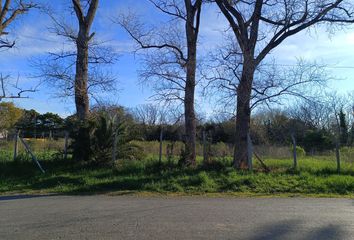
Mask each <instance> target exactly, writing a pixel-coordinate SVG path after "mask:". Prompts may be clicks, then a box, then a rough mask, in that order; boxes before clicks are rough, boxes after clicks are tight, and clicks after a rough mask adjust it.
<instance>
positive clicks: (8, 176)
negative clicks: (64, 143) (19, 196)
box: [0, 150, 354, 197]
mask: <svg viewBox="0 0 354 240" xmlns="http://www.w3.org/2000/svg"><path fill="white" fill-rule="evenodd" d="M11 154H12V153H11V152H9V151H4V150H3V151H2V152H0V194H2V195H4V194H15V193H61V194H94V193H105V192H110V193H112V192H113V193H117V194H120V193H126V192H129V193H146V192H148V193H161V194H188V195H189V194H205V193H207V194H231V195H287V196H294V195H295V196H298V195H316V196H347V197H354V165H353V164H352V163H351V162H343V163H342V172H341V174H337V173H336V162H335V159H334V158H333V157H304V158H301V159H299V168H298V170H297V171H293V170H292V168H291V167H292V160H291V159H270V158H267V159H265V163H266V164H267V165H268V166H269V167H270V168H271V172H270V173H264V172H262V170H261V168H260V167H259V166H258V164H257V163H255V171H254V172H242V171H235V170H234V169H233V168H232V167H231V159H230V158H219V159H216V160H214V161H212V162H211V163H210V164H208V165H203V164H201V163H200V164H198V166H196V167H195V168H193V169H187V168H181V167H179V166H178V165H177V160H176V159H175V161H172V162H169V163H168V162H167V161H166V160H164V161H163V162H162V164H161V165H160V164H159V163H158V161H156V159H157V157H156V156H152V155H149V157H147V158H146V159H145V160H143V161H120V162H118V163H117V165H116V166H115V167H111V168H108V167H106V168H102V167H101V168H94V167H88V166H83V165H79V164H76V163H74V162H73V161H71V160H70V159H69V160H66V161H64V160H62V159H60V157H59V156H60V155H58V154H56V152H55V151H52V152H50V151H47V152H38V153H36V154H37V156H38V158H39V159H40V160H42V161H41V162H42V165H43V167H44V168H45V169H46V173H45V174H41V173H40V171H39V170H38V169H37V168H36V166H35V165H34V164H33V163H32V162H31V160H30V158H29V157H28V156H27V155H21V156H20V157H19V159H18V160H17V161H12V160H8V159H11V157H12V155H11ZM1 159H2V160H1ZM198 159H199V162H201V158H200V157H199V158H198Z"/></svg>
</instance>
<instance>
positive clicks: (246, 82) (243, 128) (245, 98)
mask: <svg viewBox="0 0 354 240" xmlns="http://www.w3.org/2000/svg"><path fill="white" fill-rule="evenodd" d="M254 69H255V67H254V63H253V60H251V59H249V60H247V59H245V61H244V69H243V72H242V78H241V81H240V84H239V86H238V89H237V114H236V136H235V149H234V159H233V160H234V166H235V167H236V168H238V169H248V157H249V156H248V151H247V137H248V135H249V133H250V122H251V108H250V99H251V91H252V84H253V76H254Z"/></svg>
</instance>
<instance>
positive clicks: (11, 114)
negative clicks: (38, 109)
mask: <svg viewBox="0 0 354 240" xmlns="http://www.w3.org/2000/svg"><path fill="white" fill-rule="evenodd" d="M22 115H23V110H22V109H20V108H17V107H16V106H15V104H14V103H12V102H2V103H0V131H2V130H9V129H12V128H14V127H15V125H16V123H17V121H18V120H19V119H20V118H21V117H22Z"/></svg>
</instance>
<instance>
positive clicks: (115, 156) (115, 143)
mask: <svg viewBox="0 0 354 240" xmlns="http://www.w3.org/2000/svg"><path fill="white" fill-rule="evenodd" d="M117 144H118V130H116V132H115V133H114V139H113V149H112V165H113V166H114V163H115V162H116V160H117Z"/></svg>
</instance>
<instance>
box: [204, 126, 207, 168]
mask: <svg viewBox="0 0 354 240" xmlns="http://www.w3.org/2000/svg"><path fill="white" fill-rule="evenodd" d="M206 147H207V146H206V133H205V130H203V162H204V163H207V161H208V156H207V149H206Z"/></svg>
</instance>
